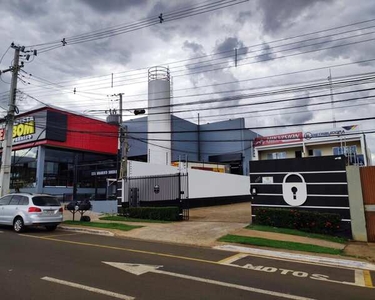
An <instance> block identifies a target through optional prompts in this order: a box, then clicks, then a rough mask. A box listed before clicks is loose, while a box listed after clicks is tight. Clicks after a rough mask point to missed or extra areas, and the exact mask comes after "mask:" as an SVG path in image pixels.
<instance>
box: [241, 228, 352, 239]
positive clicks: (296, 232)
mask: <svg viewBox="0 0 375 300" xmlns="http://www.w3.org/2000/svg"><path fill="white" fill-rule="evenodd" d="M245 228H246V229H251V230H258V231H267V232H275V233H284V234H290V235H298V236H303V237H308V238H314V239H321V240H326V241H330V242H335V243H340V244H346V243H347V242H348V240H347V239H345V238H342V237H338V236H331V235H325V234H319V233H311V232H305V231H301V230H297V229H290V228H280V227H272V226H265V225H257V224H251V225H249V226H247V227H245Z"/></svg>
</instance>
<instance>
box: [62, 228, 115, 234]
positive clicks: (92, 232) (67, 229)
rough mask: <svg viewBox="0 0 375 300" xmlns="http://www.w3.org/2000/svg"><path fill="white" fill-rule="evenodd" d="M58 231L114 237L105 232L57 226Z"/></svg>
mask: <svg viewBox="0 0 375 300" xmlns="http://www.w3.org/2000/svg"><path fill="white" fill-rule="evenodd" d="M59 229H62V230H66V231H74V232H82V233H89V234H97V235H104V236H115V234H114V233H113V232H110V231H106V230H97V229H87V228H81V227H70V226H59Z"/></svg>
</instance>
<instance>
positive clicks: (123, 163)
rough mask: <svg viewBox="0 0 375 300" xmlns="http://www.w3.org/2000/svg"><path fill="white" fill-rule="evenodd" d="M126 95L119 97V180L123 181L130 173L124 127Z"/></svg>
mask: <svg viewBox="0 0 375 300" xmlns="http://www.w3.org/2000/svg"><path fill="white" fill-rule="evenodd" d="M123 95H124V93H118V94H117V96H119V97H120V99H119V102H120V120H119V123H120V157H121V159H120V174H119V176H118V178H119V179H123V178H126V177H127V171H128V169H127V168H128V166H127V164H128V140H127V127H126V126H125V127H123V126H122V111H123V108H122V96H123Z"/></svg>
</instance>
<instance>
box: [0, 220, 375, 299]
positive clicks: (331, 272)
mask: <svg viewBox="0 0 375 300" xmlns="http://www.w3.org/2000/svg"><path fill="white" fill-rule="evenodd" d="M144 265H149V266H144ZM130 272H133V273H134V274H133V273H130ZM369 278H371V280H372V282H375V274H374V273H373V272H368V271H363V270H352V269H344V268H334V267H327V266H319V265H314V264H305V263H295V262H291V261H280V260H275V259H268V258H263V257H255V256H250V255H244V254H236V253H233V252H226V251H219V250H213V249H209V248H200V247H188V246H179V245H171V244H162V243H154V242H145V241H138V240H131V239H124V238H115V237H103V236H96V235H88V234H81V233H71V232H63V231H56V232H54V233H49V232H46V231H45V230H43V229H35V230H31V231H28V232H26V233H24V234H16V233H14V232H13V231H12V230H11V229H9V228H7V227H0V299H2V300H8V299H17V300H21V299H25V300H26V299H27V300H30V299H38V300H42V299H48V300H50V299H52V300H62V299H64V300H66V299H80V300H82V299H93V300H97V299H153V300H155V299H156V300H157V299H163V300H167V299H179V300H183V299H215V300H217V299H231V300H232V299H260V300H263V299H301V300H304V299H341V300H343V299H371V300H373V299H375V289H374V288H371V286H370V283H371V281H369ZM366 285H367V286H366Z"/></svg>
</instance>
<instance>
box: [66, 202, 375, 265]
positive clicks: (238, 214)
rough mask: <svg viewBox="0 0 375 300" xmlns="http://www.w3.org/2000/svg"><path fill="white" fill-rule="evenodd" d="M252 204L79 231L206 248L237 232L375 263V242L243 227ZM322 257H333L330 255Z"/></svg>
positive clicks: (93, 216)
mask: <svg viewBox="0 0 375 300" xmlns="http://www.w3.org/2000/svg"><path fill="white" fill-rule="evenodd" d="M249 206H250V204H249V203H239V204H231V205H223V206H214V207H204V208H194V209H191V210H190V221H184V222H172V223H143V222H128V221H126V222H119V221H116V223H124V224H128V225H137V226H143V227H142V228H137V229H133V230H131V231H120V230H106V229H103V230H101V229H90V228H88V227H81V229H80V230H83V231H84V232H88V233H90V231H91V232H92V233H95V234H98V232H99V231H103V232H105V231H110V233H111V234H113V235H115V236H119V237H127V238H135V239H141V240H148V241H157V242H167V243H178V244H186V245H195V246H205V247H214V246H222V245H224V244H228V243H221V242H218V241H217V239H219V238H220V237H222V236H224V235H226V234H234V235H240V236H252V237H261V238H266V239H272V240H282V241H291V242H299V243H305V244H311V245H317V246H323V247H330V248H335V249H343V250H344V253H345V254H348V255H351V256H354V257H358V258H365V259H367V260H368V261H370V262H375V244H371V243H355V242H349V243H347V244H346V245H345V244H340V243H334V242H330V241H325V240H321V239H314V238H307V237H300V236H295V235H288V234H279V233H273V232H263V231H256V230H249V229H244V227H246V226H247V225H249V223H250V220H251V216H250V214H251V213H250V207H249ZM85 215H88V216H90V218H91V220H92V221H98V222H110V221H101V220H99V217H100V215H101V214H98V213H94V212H92V211H88V212H86V213H85ZM79 218H80V214H76V217H75V219H76V220H79ZM64 220H72V214H71V213H70V212H69V211H64ZM75 227H77V226H75ZM64 228H67V229H69V228H68V226H65V225H64ZM70 228H71V227H70ZM93 231H94V232H93ZM242 246H244V245H242ZM246 247H249V248H255V249H259V250H260V249H261V248H260V247H255V246H246ZM279 252H294V253H296V251H286V250H280V251H279ZM300 253H302V252H300ZM311 255H314V254H311ZM319 255H321V254H319ZM321 256H327V257H330V255H321ZM331 257H332V256H331Z"/></svg>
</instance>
